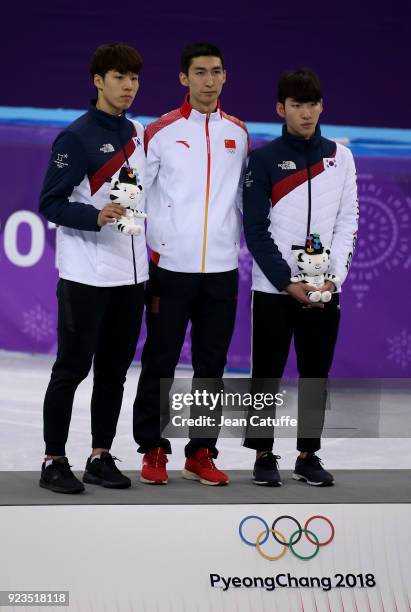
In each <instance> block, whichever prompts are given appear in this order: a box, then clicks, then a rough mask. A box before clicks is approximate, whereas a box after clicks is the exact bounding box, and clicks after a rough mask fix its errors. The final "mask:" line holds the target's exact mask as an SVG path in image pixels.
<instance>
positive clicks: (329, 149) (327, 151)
mask: <svg viewBox="0 0 411 612" xmlns="http://www.w3.org/2000/svg"><path fill="white" fill-rule="evenodd" d="M321 148H322V152H323V157H332V156H333V155H334V154H335V151H336V149H337V143H336V142H334V140H328V138H323V137H321Z"/></svg>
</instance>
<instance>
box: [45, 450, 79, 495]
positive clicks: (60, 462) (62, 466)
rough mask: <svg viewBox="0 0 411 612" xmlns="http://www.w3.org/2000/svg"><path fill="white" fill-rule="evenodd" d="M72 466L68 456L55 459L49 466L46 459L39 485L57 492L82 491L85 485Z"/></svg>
mask: <svg viewBox="0 0 411 612" xmlns="http://www.w3.org/2000/svg"><path fill="white" fill-rule="evenodd" d="M70 467H71V465H70V464H69V462H68V459H67V457H60V458H59V459H53V462H52V463H50V465H48V466H47V467H46V462H45V461H44V463H43V465H42V466H41V478H40V481H39V485H40V486H41V487H42V488H43V489H50V491H55V492H56V493H81V492H82V491H84V485H83V484H82V483H81V482H80V481H79V480H78V478H76V477H75V476H74V474H73V472H72V471H71V469H70Z"/></svg>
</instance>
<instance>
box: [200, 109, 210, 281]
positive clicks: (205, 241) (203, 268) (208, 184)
mask: <svg viewBox="0 0 411 612" xmlns="http://www.w3.org/2000/svg"><path fill="white" fill-rule="evenodd" d="M209 121H210V115H209V114H208V113H207V117H206V122H205V133H206V142H207V183H206V197H205V209H204V232H203V252H202V257H201V272H205V258H206V250H207V225H208V204H209V199H210V170H211V150H210V134H209V131H208V124H209Z"/></svg>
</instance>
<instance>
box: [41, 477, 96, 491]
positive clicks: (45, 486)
mask: <svg viewBox="0 0 411 612" xmlns="http://www.w3.org/2000/svg"><path fill="white" fill-rule="evenodd" d="M39 485H40V487H41V488H42V489H48V490H49V491H54V493H66V494H69V495H70V494H71V495H76V494H78V493H83V492H84V491H85V490H86V488H85V487H84V486H83V485H82V484H81V482H80V483H79V486H78V488H77V489H64V488H63V487H59V486H56V485H53V484H50V483H48V482H44V481H43V480H39Z"/></svg>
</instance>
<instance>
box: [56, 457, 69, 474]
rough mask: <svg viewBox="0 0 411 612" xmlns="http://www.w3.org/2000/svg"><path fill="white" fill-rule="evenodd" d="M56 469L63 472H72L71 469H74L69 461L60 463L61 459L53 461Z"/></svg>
mask: <svg viewBox="0 0 411 612" xmlns="http://www.w3.org/2000/svg"><path fill="white" fill-rule="evenodd" d="M51 465H52V466H53V467H54V468H57V469H58V470H60V471H61V472H71V468H72V467H73V466H72V465H70V463H69V462H68V460H67V461H60V460H59V459H53V463H52V464H51Z"/></svg>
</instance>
